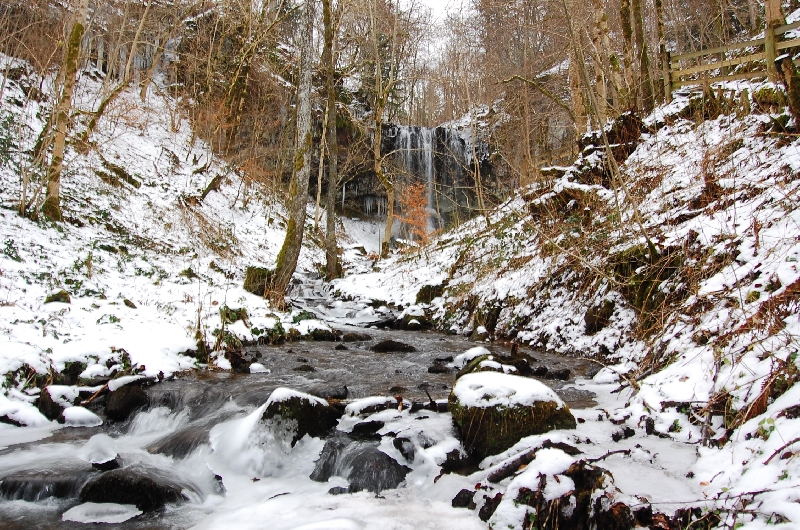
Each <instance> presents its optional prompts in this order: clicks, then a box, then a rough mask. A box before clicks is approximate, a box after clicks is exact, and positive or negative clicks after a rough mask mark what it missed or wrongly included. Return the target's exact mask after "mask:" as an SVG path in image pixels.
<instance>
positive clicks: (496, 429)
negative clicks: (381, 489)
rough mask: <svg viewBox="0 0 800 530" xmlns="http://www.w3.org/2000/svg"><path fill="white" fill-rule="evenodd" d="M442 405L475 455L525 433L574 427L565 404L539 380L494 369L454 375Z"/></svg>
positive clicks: (500, 448) (488, 452) (486, 453)
mask: <svg viewBox="0 0 800 530" xmlns="http://www.w3.org/2000/svg"><path fill="white" fill-rule="evenodd" d="M476 360H477V359H476ZM448 409H449V410H450V412H451V413H452V415H453V421H454V422H455V425H456V428H457V430H458V432H459V436H460V438H461V442H462V443H463V445H464V449H465V450H466V451H467V453H469V455H470V456H472V457H475V458H479V459H482V458H485V457H487V456H489V455H494V454H498V453H500V452H502V451H505V450H506V449H508V448H510V447H511V446H513V445H514V444H515V443H517V442H518V441H519V440H520V439H522V438H524V437H525V436H531V435H534V434H542V433H546V432H548V431H551V430H553V429H574V428H575V426H576V422H575V417H574V416H573V415H572V413H571V412H570V410H569V407H567V405H566V404H565V403H564V402H563V401H561V399H560V398H559V397H558V396H557V395H556V393H555V392H554V391H553V390H552V389H550V388H549V387H547V386H545V385H544V384H543V383H540V382H538V381H536V380H533V379H527V378H524V377H519V376H515V375H507V374H500V373H494V372H481V373H472V374H467V375H464V376H463V377H461V378H460V379H458V380H457V381H456V384H455V385H454V386H453V390H452V391H451V393H450V398H449V400H448Z"/></svg>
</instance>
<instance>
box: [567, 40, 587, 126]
mask: <svg viewBox="0 0 800 530" xmlns="http://www.w3.org/2000/svg"><path fill="white" fill-rule="evenodd" d="M575 46H578V44H577V43H576V44H575ZM580 68H581V65H579V64H578V54H577V53H575V52H574V51H573V53H572V54H571V55H570V58H569V92H570V95H571V96H572V114H573V115H574V116H575V135H576V136H577V138H580V137H581V136H583V135H584V134H585V133H586V126H587V123H586V120H587V116H586V104H585V102H584V98H583V87H582V86H581V85H582V83H581V78H580Z"/></svg>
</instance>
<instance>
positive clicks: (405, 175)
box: [343, 122, 489, 231]
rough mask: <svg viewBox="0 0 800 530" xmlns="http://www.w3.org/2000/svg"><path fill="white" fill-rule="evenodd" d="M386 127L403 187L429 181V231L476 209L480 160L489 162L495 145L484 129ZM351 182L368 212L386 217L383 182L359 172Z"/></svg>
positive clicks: (391, 168) (390, 168)
mask: <svg viewBox="0 0 800 530" xmlns="http://www.w3.org/2000/svg"><path fill="white" fill-rule="evenodd" d="M384 127H385V128H384V132H383V135H382V145H381V153H383V154H384V155H385V156H386V161H387V162H390V165H387V167H386V170H387V172H389V174H391V175H392V177H393V178H394V179H395V183H396V187H397V189H398V190H402V189H403V187H404V186H406V185H408V184H412V183H424V184H425V198H426V202H427V207H426V211H427V228H428V230H429V231H433V230H436V229H439V228H443V227H444V226H445V225H447V224H450V223H452V222H456V221H457V220H459V219H464V218H468V217H470V216H471V215H473V214H474V206H475V203H476V200H475V180H474V169H475V165H476V164H486V165H487V166H488V164H489V146H488V144H487V143H486V142H485V141H484V140H483V137H484V134H482V133H480V132H476V131H477V128H476V127H470V126H469V125H468V124H466V125H465V124H464V123H461V122H453V123H450V124H446V125H440V126H438V127H419V126H412V125H385V126H384ZM473 142H475V145H474V149H473ZM475 158H477V161H476V160H475ZM351 186H352V188H351ZM351 186H348V197H349V198H357V200H358V202H359V203H360V206H361V211H362V213H363V214H364V215H367V216H371V217H376V216H385V214H386V211H387V204H386V198H385V196H384V193H383V191H384V190H383V188H382V186H380V185H379V183H378V182H376V181H375V180H374V179H370V178H361V177H358V178H356V179H354V180H353V181H351ZM353 188H354V190H353ZM343 199H344V194H343Z"/></svg>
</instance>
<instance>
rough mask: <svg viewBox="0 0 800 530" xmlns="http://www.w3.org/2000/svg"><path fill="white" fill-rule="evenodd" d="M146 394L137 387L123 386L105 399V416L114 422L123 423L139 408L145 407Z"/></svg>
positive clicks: (146, 402) (146, 401)
mask: <svg viewBox="0 0 800 530" xmlns="http://www.w3.org/2000/svg"><path fill="white" fill-rule="evenodd" d="M148 402H149V399H148V397H147V393H146V392H145V391H144V390H142V388H141V387H139V386H137V385H125V386H122V387H120V388H118V389H116V390H115V391H113V392H109V394H108V396H107V397H106V416H107V417H108V418H109V419H111V420H115V421H125V420H126V419H128V416H130V414H131V413H132V412H133V411H134V410H136V409H139V408H141V407H145V406H147V404H148Z"/></svg>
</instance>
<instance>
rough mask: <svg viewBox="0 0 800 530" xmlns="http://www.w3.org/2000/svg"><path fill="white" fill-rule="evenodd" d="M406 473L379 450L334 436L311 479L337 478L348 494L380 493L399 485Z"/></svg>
mask: <svg viewBox="0 0 800 530" xmlns="http://www.w3.org/2000/svg"><path fill="white" fill-rule="evenodd" d="M410 471H411V469H410V468H409V467H407V466H404V465H402V464H400V463H398V462H397V460H395V459H394V458H392V457H391V456H389V455H387V454H386V453H384V452H382V451H380V450H379V449H378V446H377V444H375V443H370V442H363V441H359V440H357V439H354V438H352V437H350V436H348V435H346V434H344V433H337V434H336V435H335V436H334V437H332V438H329V439H328V440H327V441H326V442H325V447H324V448H323V449H322V453H320V456H319V460H317V464H316V467H315V468H314V471H313V472H312V473H311V480H314V481H316V482H327V481H328V479H330V478H331V477H333V476H340V477H343V478H345V479H347V481H348V482H349V483H350V487H349V488H348V489H347V492H349V493H355V492H357V491H364V490H366V491H371V492H373V493H380V492H381V491H383V490H387V489H393V488H396V487H397V486H399V485H400V484H401V483H402V482H403V481H404V480H405V478H406V475H407V474H408V473H409V472H410ZM330 493H332V494H338V493H344V490H343V489H341V488H335V489H334V490H332V491H331V492H330Z"/></svg>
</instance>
